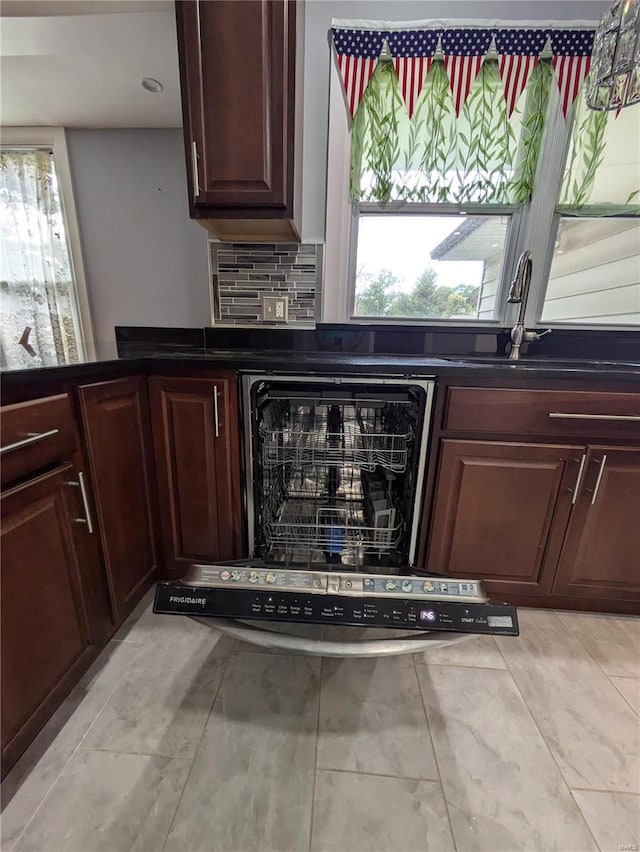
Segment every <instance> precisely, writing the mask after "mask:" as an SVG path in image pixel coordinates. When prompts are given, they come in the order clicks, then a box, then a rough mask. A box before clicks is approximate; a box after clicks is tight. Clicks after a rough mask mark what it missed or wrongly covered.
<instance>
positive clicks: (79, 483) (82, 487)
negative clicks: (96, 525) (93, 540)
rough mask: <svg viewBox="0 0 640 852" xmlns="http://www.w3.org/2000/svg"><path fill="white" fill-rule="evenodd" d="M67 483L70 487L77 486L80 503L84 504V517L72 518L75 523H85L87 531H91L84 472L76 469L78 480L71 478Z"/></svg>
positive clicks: (91, 524) (91, 525)
mask: <svg viewBox="0 0 640 852" xmlns="http://www.w3.org/2000/svg"><path fill="white" fill-rule="evenodd" d="M67 485H70V486H71V487H72V488H79V489H80V494H81V495H82V505H83V506H84V518H72V520H73V522H74V523H75V524H86V525H87V531H88V532H90V533H92V532H93V521H92V520H91V511H90V510H89V499H88V497H87V487H86V485H85V481H84V473H82V471H78V481H77V482H76V481H75V480H73V479H72V480H71V481H70V482H67Z"/></svg>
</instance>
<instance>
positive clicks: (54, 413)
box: [0, 393, 76, 485]
mask: <svg viewBox="0 0 640 852" xmlns="http://www.w3.org/2000/svg"><path fill="white" fill-rule="evenodd" d="M0 414H1V416H0V445H1V447H2V449H1V456H2V474H1V481H2V484H3V485H4V484H5V483H7V482H13V481H14V480H16V479H19V478H20V477H23V476H27V475H28V474H29V473H32V472H33V471H36V470H39V469H40V468H43V467H46V466H47V465H50V464H54V463H55V462H57V461H60V460H62V459H67V458H69V456H71V455H72V454H73V453H74V452H75V449H76V430H75V422H74V417H73V409H72V408H71V402H70V400H69V397H68V395H67V394H66V393H65V394H60V395H59V396H49V397H46V398H45V399H38V400H33V401H30V402H20V403H17V404H16V405H6V406H4V407H3V408H2V411H1V412H0Z"/></svg>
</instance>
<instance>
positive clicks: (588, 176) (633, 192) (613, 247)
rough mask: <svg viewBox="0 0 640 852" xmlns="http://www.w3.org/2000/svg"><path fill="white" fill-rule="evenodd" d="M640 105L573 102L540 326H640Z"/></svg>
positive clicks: (583, 100) (583, 99)
mask: <svg viewBox="0 0 640 852" xmlns="http://www.w3.org/2000/svg"><path fill="white" fill-rule="evenodd" d="M638 139H640V107H638V106H632V107H629V108H627V109H624V110H622V111H621V112H620V114H619V115H618V116H616V114H615V112H593V111H590V110H588V109H587V107H586V101H585V98H584V96H583V97H582V98H580V99H579V100H578V103H577V105H576V110H575V116H574V121H573V128H572V132H571V139H570V142H569V147H568V152H567V157H566V161H565V168H564V175H563V180H562V186H561V189H560V195H559V200H558V205H557V207H556V218H555V222H556V232H555V241H554V248H553V259H552V262H551V269H550V271H549V281H548V284H547V288H546V292H545V297H544V303H543V308H542V322H544V323H580V324H585V323H588V324H592V323H607V324H614V325H630V324H640V220H639V219H638V217H637V215H636V214H637V209H638V201H639V200H640V199H639V198H638V195H639V193H640V147H639V145H638Z"/></svg>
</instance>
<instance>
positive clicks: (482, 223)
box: [431, 216, 505, 261]
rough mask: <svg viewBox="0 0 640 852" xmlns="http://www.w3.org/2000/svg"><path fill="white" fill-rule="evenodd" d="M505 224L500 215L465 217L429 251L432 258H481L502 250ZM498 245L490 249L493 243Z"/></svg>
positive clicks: (484, 259)
mask: <svg viewBox="0 0 640 852" xmlns="http://www.w3.org/2000/svg"><path fill="white" fill-rule="evenodd" d="M504 235H505V226H504V222H503V220H502V217H501V216H483V217H476V216H474V217H473V218H469V219H465V221H464V222H463V223H462V224H461V225H460V227H458V228H456V231H455V232H454V233H452V234H449V236H448V237H445V239H444V240H443V241H442V242H441V243H439V244H438V245H437V246H436V247H435V248H434V249H432V251H431V259H432V260H483V261H486V260H488V259H489V257H490V256H491V255H493V254H496V253H497V254H499V253H501V252H502V248H503V245H504ZM495 243H497V244H498V246H497V248H496V249H495V250H494V251H491V249H492V248H493V246H494V244H495Z"/></svg>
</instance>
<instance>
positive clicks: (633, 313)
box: [542, 217, 640, 325]
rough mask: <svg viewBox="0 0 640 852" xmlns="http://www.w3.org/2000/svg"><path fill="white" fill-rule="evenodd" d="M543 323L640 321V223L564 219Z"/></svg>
mask: <svg viewBox="0 0 640 852" xmlns="http://www.w3.org/2000/svg"><path fill="white" fill-rule="evenodd" d="M542 321H543V322H575V323H609V324H616V325H625V324H640V221H638V220H637V219H612V218H609V219H604V218H600V219H590V218H589V219H586V218H585V219H578V218H574V217H563V218H562V219H561V220H560V224H559V226H558V236H557V239H556V247H555V251H554V254H553V262H552V264H551V272H550V274H549V284H548V287H547V293H546V297H545V302H544V308H543V311H542Z"/></svg>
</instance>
